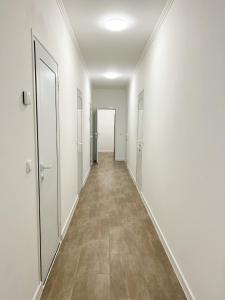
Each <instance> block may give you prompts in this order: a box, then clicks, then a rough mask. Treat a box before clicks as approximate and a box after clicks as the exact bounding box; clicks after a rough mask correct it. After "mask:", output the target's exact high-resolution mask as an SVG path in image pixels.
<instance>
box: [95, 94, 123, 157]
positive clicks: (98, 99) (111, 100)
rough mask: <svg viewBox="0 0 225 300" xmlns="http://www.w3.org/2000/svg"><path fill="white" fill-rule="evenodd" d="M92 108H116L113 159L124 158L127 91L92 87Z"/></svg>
mask: <svg viewBox="0 0 225 300" xmlns="http://www.w3.org/2000/svg"><path fill="white" fill-rule="evenodd" d="M92 101H93V110H94V111H96V109H97V108H99V109H100V108H112V109H116V128H115V159H116V160H125V159H126V131H127V91H126V89H123V88H118V89H117V88H104V89H101V88H94V89H93V92H92Z"/></svg>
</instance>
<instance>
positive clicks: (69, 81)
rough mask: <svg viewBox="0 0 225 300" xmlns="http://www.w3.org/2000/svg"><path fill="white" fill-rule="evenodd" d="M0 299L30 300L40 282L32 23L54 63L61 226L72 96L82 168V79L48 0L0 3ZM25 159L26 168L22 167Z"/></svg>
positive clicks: (71, 178) (69, 185)
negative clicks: (27, 98) (25, 99)
mask: <svg viewBox="0 0 225 300" xmlns="http://www.w3.org/2000/svg"><path fill="white" fill-rule="evenodd" d="M0 24H1V26H0V36H1V45H2V46H1V47H0V66H1V68H0V86H1V87H0V98H1V102H0V136H1V141H0V170H1V174H0V199H1V201H0V235H1V240H2V241H3V242H2V247H1V250H0V253H1V255H0V266H1V268H0V282H1V284H0V299H5V300H14V299H16V300H31V299H32V297H33V295H34V293H35V291H36V289H37V287H38V284H39V271H38V234H37V198H36V180H35V135H34V100H33V99H32V105H30V106H28V107H24V106H23V105H22V97H21V95H22V91H23V90H27V91H30V92H31V93H33V69H32V43H31V28H32V29H33V32H34V34H35V35H36V36H37V37H38V39H39V40H40V41H41V42H42V43H43V44H44V46H45V47H46V48H47V49H48V51H49V52H50V53H51V54H52V55H53V56H54V58H55V59H56V61H57V62H58V64H59V78H60V88H59V102H60V103H59V105H60V136H61V159H60V166H61V198H62V211H61V213H62V218H61V223H62V227H63V226H64V224H65V221H66V219H67V217H68V214H69V212H70V209H71V208H72V205H73V203H74V201H75V198H76V195H77V186H76V182H77V178H76V176H77V173H76V165H77V161H76V159H77V155H76V151H77V150H76V143H75V142H76V119H75V117H76V94H77V90H76V89H77V87H79V88H80V90H81V91H82V92H83V98H84V170H85V172H86V173H87V172H88V169H89V161H90V159H89V151H90V146H89V122H88V119H89V107H90V105H89V102H90V89H89V80H88V77H87V74H86V71H85V67H84V65H83V63H82V60H81V57H80V55H79V51H78V50H77V49H76V47H75V45H74V42H73V40H72V38H71V35H70V34H69V31H68V29H67V27H66V25H65V22H64V20H63V17H62V15H61V13H60V10H59V8H58V5H57V3H56V1H55V0H39V1H36V0H29V1H28V0H21V1H15V0H8V1H2V3H1V9H0ZM27 159H31V160H32V166H33V170H32V172H31V173H30V174H26V172H25V162H26V160H27Z"/></svg>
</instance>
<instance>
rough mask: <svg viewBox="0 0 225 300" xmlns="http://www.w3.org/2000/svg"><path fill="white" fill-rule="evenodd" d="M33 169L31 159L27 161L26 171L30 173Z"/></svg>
mask: <svg viewBox="0 0 225 300" xmlns="http://www.w3.org/2000/svg"><path fill="white" fill-rule="evenodd" d="M31 171H32V163H31V160H27V161H26V172H27V174H29V173H30V172H31Z"/></svg>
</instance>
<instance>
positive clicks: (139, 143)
mask: <svg viewBox="0 0 225 300" xmlns="http://www.w3.org/2000/svg"><path fill="white" fill-rule="evenodd" d="M143 113H144V92H142V93H140V94H139V96H138V118H137V166H136V180H137V185H138V188H139V189H140V190H141V188H142V151H143V146H144V142H143Z"/></svg>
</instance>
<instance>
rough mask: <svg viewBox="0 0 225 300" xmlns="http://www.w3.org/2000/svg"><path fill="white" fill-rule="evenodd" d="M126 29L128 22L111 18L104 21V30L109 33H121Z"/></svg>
mask: <svg viewBox="0 0 225 300" xmlns="http://www.w3.org/2000/svg"><path fill="white" fill-rule="evenodd" d="M127 27H128V22H127V21H126V20H124V19H122V18H112V19H109V20H107V21H106V23H105V28H106V29H107V30H110V31H123V30H126V29H127Z"/></svg>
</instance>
